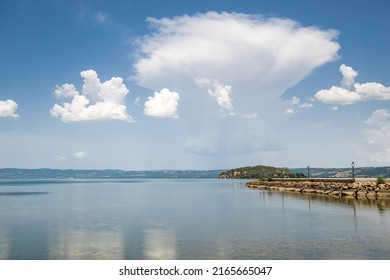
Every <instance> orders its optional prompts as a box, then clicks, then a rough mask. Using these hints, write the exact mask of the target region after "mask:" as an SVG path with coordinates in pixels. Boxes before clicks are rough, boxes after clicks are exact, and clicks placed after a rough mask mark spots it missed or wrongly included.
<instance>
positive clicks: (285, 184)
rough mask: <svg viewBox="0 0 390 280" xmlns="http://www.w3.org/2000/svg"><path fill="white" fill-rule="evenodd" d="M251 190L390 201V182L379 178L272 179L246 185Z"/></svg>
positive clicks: (254, 181)
mask: <svg viewBox="0 0 390 280" xmlns="http://www.w3.org/2000/svg"><path fill="white" fill-rule="evenodd" d="M245 186H246V187H248V188H251V189H261V190H270V191H282V192H293V193H302V194H316V195H325V196H334V197H352V198H357V199H372V200H380V199H390V182H389V181H386V180H385V179H383V178H381V177H379V176H378V178H358V179H352V178H311V179H307V178H272V179H257V180H252V181H249V182H247V183H246V184H245Z"/></svg>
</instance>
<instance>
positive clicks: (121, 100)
mask: <svg viewBox="0 0 390 280" xmlns="http://www.w3.org/2000/svg"><path fill="white" fill-rule="evenodd" d="M80 75H81V77H82V78H84V85H83V89H82V92H81V93H79V92H78V91H77V90H76V88H75V86H74V85H73V84H63V85H62V86H58V85H57V86H56V88H55V90H54V95H55V97H57V98H59V99H61V101H62V105H59V104H55V105H54V106H53V108H52V109H51V110H50V114H51V116H53V117H56V118H60V119H61V120H62V121H63V122H66V123H68V122H80V121H104V120H121V121H126V122H133V118H132V117H131V116H130V115H129V114H128V113H127V112H126V105H125V97H126V95H127V94H128V92H129V90H128V89H127V88H126V86H125V85H124V84H123V79H122V78H119V77H113V78H111V80H108V81H106V82H104V83H102V82H100V80H99V78H98V75H97V73H96V72H95V71H94V70H86V71H82V72H81V73H80ZM65 99H71V101H70V102H65V101H64V100H65Z"/></svg>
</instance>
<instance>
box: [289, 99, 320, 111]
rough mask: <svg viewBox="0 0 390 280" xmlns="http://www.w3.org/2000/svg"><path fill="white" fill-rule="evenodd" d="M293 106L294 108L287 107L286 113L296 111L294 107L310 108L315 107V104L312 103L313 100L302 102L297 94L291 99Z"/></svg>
mask: <svg viewBox="0 0 390 280" xmlns="http://www.w3.org/2000/svg"><path fill="white" fill-rule="evenodd" d="M290 103H291V106H292V108H287V109H286V114H294V113H296V110H295V109H294V108H301V109H309V108H313V107H314V104H313V103H311V102H304V103H302V102H301V99H300V98H299V97H297V96H294V97H293V98H292V99H291V101H290Z"/></svg>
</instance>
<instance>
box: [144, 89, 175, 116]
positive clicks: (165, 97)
mask: <svg viewBox="0 0 390 280" xmlns="http://www.w3.org/2000/svg"><path fill="white" fill-rule="evenodd" d="M179 99H180V96H179V94H178V93H177V92H174V91H170V90H169V89H167V88H164V89H162V90H161V91H160V92H155V93H154V96H149V97H148V100H147V101H146V102H145V108H144V114H145V115H147V116H151V117H158V118H177V117H178V116H177V112H176V110H177V106H178V104H179Z"/></svg>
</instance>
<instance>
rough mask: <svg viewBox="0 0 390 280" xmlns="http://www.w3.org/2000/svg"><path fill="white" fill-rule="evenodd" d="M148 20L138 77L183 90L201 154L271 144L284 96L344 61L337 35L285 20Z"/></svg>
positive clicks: (183, 111) (206, 16)
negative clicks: (340, 58)
mask: <svg viewBox="0 0 390 280" xmlns="http://www.w3.org/2000/svg"><path fill="white" fill-rule="evenodd" d="M147 21H148V22H149V24H150V25H151V27H152V29H153V32H151V33H150V34H149V35H146V36H144V37H142V38H140V39H139V41H138V44H139V57H137V59H136V60H135V62H134V64H133V70H134V75H133V76H132V79H133V80H135V81H136V82H137V83H138V84H139V85H141V86H144V87H146V88H149V89H152V90H153V91H158V90H159V89H161V88H169V89H174V90H175V91H177V92H180V119H181V120H183V121H184V122H185V123H187V124H188V126H189V127H190V129H189V133H190V134H192V135H191V136H189V137H188V138H187V141H184V142H186V143H187V144H186V145H185V146H186V147H188V149H189V150H190V151H191V150H192V151H194V152H195V153H201V152H202V149H203V148H199V147H204V149H205V152H210V153H211V152H212V151H211V150H210V147H216V149H218V150H221V146H218V145H214V143H221V142H223V143H224V146H225V147H226V149H225V150H226V151H228V150H230V151H237V150H239V149H236V148H235V147H240V146H242V145H246V149H245V151H246V152H250V151H251V149H252V151H254V150H258V149H262V148H263V147H269V146H270V145H268V144H266V143H273V141H272V140H273V139H266V138H268V137H269V135H271V134H272V127H277V122H278V120H279V121H280V120H281V119H282V118H283V117H281V115H284V113H283V112H284V110H285V109H284V107H285V105H284V103H283V101H282V100H281V96H282V95H283V93H284V91H285V90H286V89H288V88H290V87H292V86H294V85H295V84H296V83H298V82H299V81H301V80H302V79H303V78H305V77H306V76H307V75H309V74H310V73H311V71H312V70H313V69H315V68H317V67H319V66H321V65H323V64H325V63H327V62H330V61H333V60H335V59H337V58H338V55H337V51H338V50H339V48H340V46H339V44H338V43H337V42H335V39H336V37H337V32H336V31H334V30H321V29H319V28H317V27H303V26H300V25H299V24H298V23H296V22H294V21H292V20H289V19H282V18H266V17H262V16H260V15H247V14H238V13H226V12H224V13H216V12H208V13H203V14H196V15H193V16H189V15H184V16H179V17H174V18H162V19H154V18H148V20H147ZM199 78H201V79H199ZM210 96H211V97H212V98H210ZM215 112H217V114H215ZM218 112H219V114H218ZM221 116H231V117H229V118H221ZM237 116H240V117H239V118H237ZM227 122H228V124H227ZM266 123H268V124H269V126H268V127H267V126H264V124H266ZM237 127H239V128H240V129H237ZM244 128H245V129H250V130H251V131H256V133H250V134H248V133H241V132H242V130H243V129H244ZM207 131H213V134H212V136H210V134H209V133H207ZM266 131H267V132H266ZM238 133H241V135H237V134H238ZM233 134H234V135H233ZM246 137H249V138H246ZM244 138H245V139H244ZM194 139H196V141H195V142H197V143H202V145H194ZM233 142H234V143H233ZM263 142H264V143H263ZM192 147H196V148H194V149H192Z"/></svg>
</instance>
